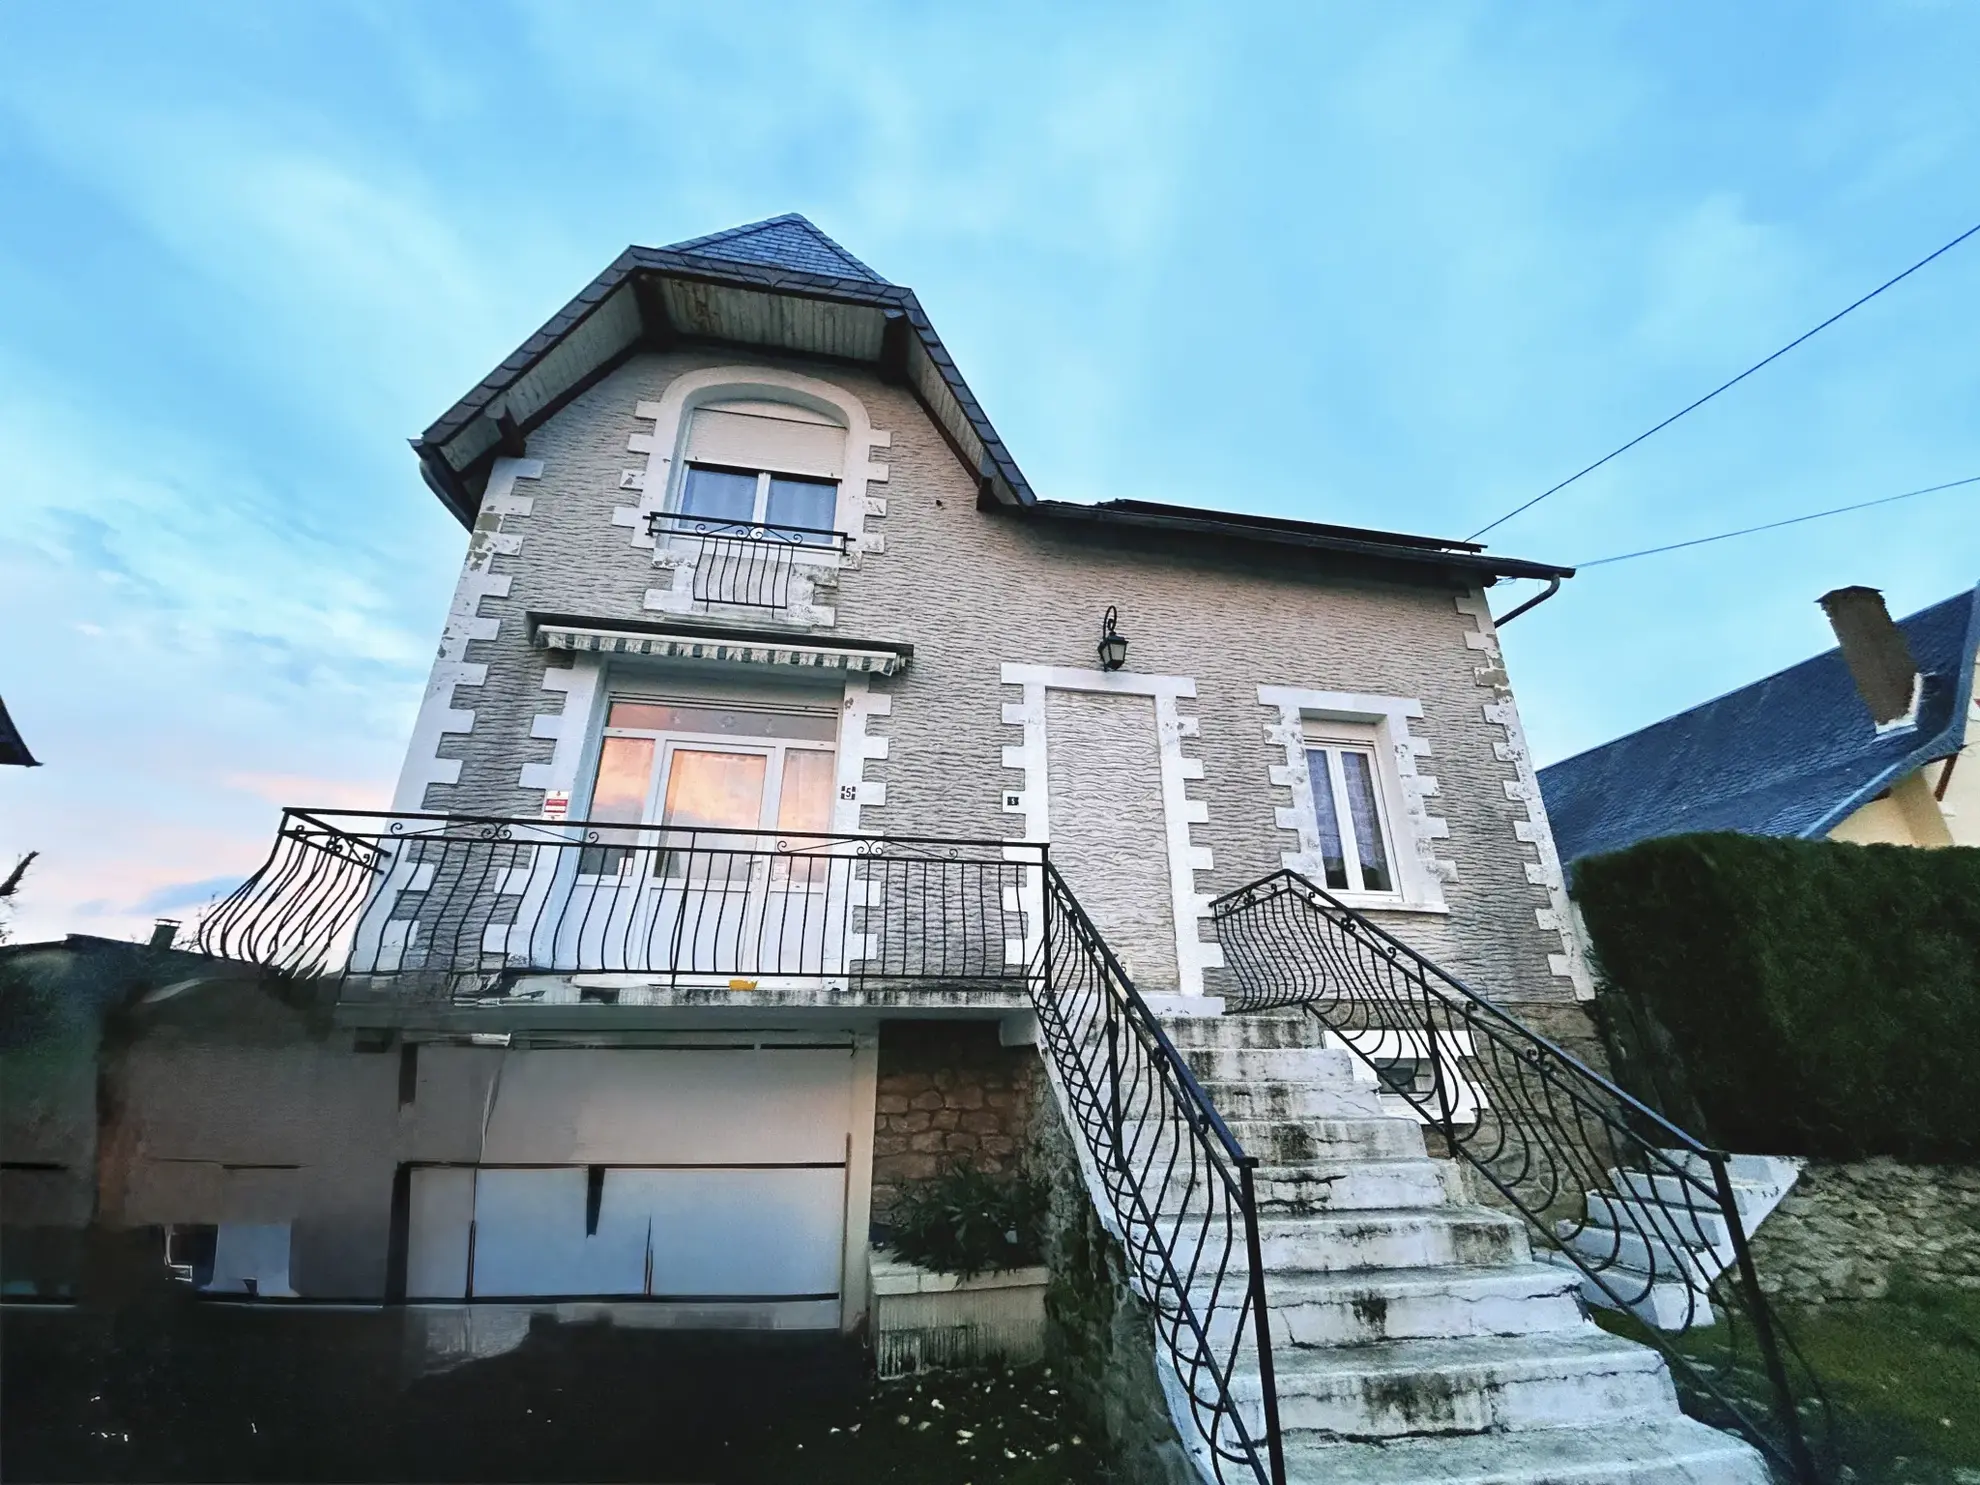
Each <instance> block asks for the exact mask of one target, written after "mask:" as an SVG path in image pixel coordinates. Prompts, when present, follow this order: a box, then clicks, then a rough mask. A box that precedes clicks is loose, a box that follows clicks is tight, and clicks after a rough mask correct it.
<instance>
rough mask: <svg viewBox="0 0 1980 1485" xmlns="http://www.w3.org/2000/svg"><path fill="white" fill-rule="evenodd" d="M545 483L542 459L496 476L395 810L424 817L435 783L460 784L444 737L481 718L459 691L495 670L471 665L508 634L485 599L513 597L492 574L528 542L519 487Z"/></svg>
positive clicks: (501, 467) (502, 464)
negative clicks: (520, 525)
mask: <svg viewBox="0 0 1980 1485" xmlns="http://www.w3.org/2000/svg"><path fill="white" fill-rule="evenodd" d="M542 477H543V461H542V460H541V459H497V460H496V461H495V463H494V466H493V467H492V468H491V469H490V470H489V473H488V489H487V493H486V494H484V495H483V496H482V500H481V510H480V513H479V514H478V515H477V516H476V517H475V522H474V530H473V531H472V532H471V533H470V534H469V536H468V549H467V556H466V558H465V559H464V560H463V561H462V563H461V576H460V580H459V581H458V582H457V583H455V585H454V601H453V602H452V603H451V604H449V605H448V607H447V622H446V626H445V627H444V628H443V629H442V630H441V633H440V653H439V656H438V657H437V658H436V659H435V660H434V662H433V671H432V674H431V675H429V676H428V677H427V682H426V695H425V697H424V699H422V700H421V702H420V706H419V716H418V717H417V718H416V719H415V720H414V722H413V730H412V736H411V737H410V738H409V739H408V740H407V742H406V758H405V762H404V763H403V764H402V765H401V766H400V768H399V782H398V787H396V788H395V789H394V790H393V791H392V808H393V810H394V811H397V812H400V813H417V812H418V811H420V810H423V809H425V808H426V790H427V786H428V785H430V784H458V783H459V782H460V779H461V760H460V759H458V758H442V757H441V756H440V739H441V738H442V737H443V736H445V735H446V734H448V733H450V732H451V733H466V732H472V731H474V713H473V711H471V710H467V709H465V708H461V707H456V706H455V705H454V688H455V687H456V686H480V685H484V684H486V683H487V680H488V667H487V666H486V665H484V664H481V663H480V662H478V661H477V662H473V663H470V662H469V660H468V658H467V651H468V645H469V644H470V643H471V642H472V641H475V640H489V639H493V638H495V636H496V634H497V632H498V631H499V630H500V628H501V621H500V620H498V619H490V618H484V617H482V613H481V600H482V599H484V598H507V597H508V596H509V582H510V578H509V575H508V574H507V573H497V572H495V571H494V570H493V568H494V563H495V558H496V557H498V556H505V557H513V556H515V555H516V554H518V553H519V552H521V551H522V544H523V539H522V537H521V536H520V535H518V534H517V533H516V532H514V531H511V530H509V529H508V527H509V525H510V523H511V522H512V521H515V520H518V519H522V518H525V517H527V516H528V515H529V514H530V513H531V511H532V510H533V509H534V507H535V503H536V502H535V500H534V498H533V497H531V496H528V495H518V494H516V493H515V490H516V481H517V480H534V479H541V478H542Z"/></svg>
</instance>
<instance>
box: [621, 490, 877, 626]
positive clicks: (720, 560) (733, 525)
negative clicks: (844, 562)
mask: <svg viewBox="0 0 1980 1485" xmlns="http://www.w3.org/2000/svg"><path fill="white" fill-rule="evenodd" d="M646 531H647V534H648V535H649V536H651V537H652V538H653V539H654V541H655V542H656V543H665V544H666V545H667V546H668V547H670V548H671V549H673V550H674V551H675V552H677V553H680V554H682V555H685V556H688V557H691V558H692V560H693V564H694V578H693V585H692V589H691V591H692V594H693V597H694V601H695V602H696V603H702V604H707V605H709V606H710V607H713V608H754V609H765V610H769V611H771V612H777V613H781V612H782V611H783V610H784V609H786V608H788V607H789V606H790V602H791V580H792V577H793V575H794V574H795V572H796V570H797V567H798V564H799V563H800V562H807V561H808V562H814V563H818V564H820V565H821V566H822V565H825V564H826V563H827V562H828V560H829V562H831V563H836V562H837V561H838V560H839V559H841V558H843V557H844V556H845V555H846V551H847V548H848V542H849V540H850V538H849V537H848V536H847V534H846V533H845V532H843V531H833V530H829V529H827V528H825V527H820V526H786V525H780V524H778V523H776V522H774V521H724V520H718V519H716V518H714V517H712V516H692V515H683V514H680V513H678V512H673V511H654V512H653V513H652V514H650V515H649V516H648V517H647V518H646Z"/></svg>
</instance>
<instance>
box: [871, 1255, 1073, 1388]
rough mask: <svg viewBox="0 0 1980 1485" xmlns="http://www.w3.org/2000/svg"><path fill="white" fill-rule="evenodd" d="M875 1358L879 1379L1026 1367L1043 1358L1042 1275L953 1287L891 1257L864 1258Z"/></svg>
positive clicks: (1025, 1271)
mask: <svg viewBox="0 0 1980 1485" xmlns="http://www.w3.org/2000/svg"><path fill="white" fill-rule="evenodd" d="M867 1262H868V1265H869V1269H870V1272H871V1275H872V1286H873V1287H872V1295H873V1311H872V1314H873V1353H874V1357H875V1360H876V1362H877V1363H878V1366H879V1371H880V1375H881V1376H883V1377H901V1376H906V1375H907V1374H908V1373H910V1372H917V1371H921V1370H923V1369H925V1368H930V1367H945V1366H969V1365H972V1364H974V1363H977V1362H982V1361H989V1360H992V1359H994V1358H1001V1359H1004V1360H1008V1361H1031V1360H1035V1359H1036V1358H1038V1357H1039V1356H1042V1355H1043V1354H1044V1351H1045V1283H1046V1280H1047V1278H1048V1277H1049V1272H1048V1270H1046V1269H1045V1268H1043V1267H1034V1268H1014V1269H1006V1270H1005V1271H1004V1272H1002V1273H995V1274H978V1275H977V1276H976V1277H975V1278H973V1279H959V1278H957V1277H956V1276H955V1275H954V1274H940V1273H935V1272H933V1271H931V1270H929V1269H925V1268H917V1267H916V1266H915V1265H914V1264H912V1263H906V1262H903V1261H902V1260H901V1259H898V1258H895V1257H893V1256H891V1255H889V1254H883V1253H872V1254H870V1255H869V1256H868V1260H867Z"/></svg>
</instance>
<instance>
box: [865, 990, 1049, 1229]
mask: <svg viewBox="0 0 1980 1485" xmlns="http://www.w3.org/2000/svg"><path fill="white" fill-rule="evenodd" d="M1039 1086H1040V1069H1039V1063H1038V1052H1037V1050H1036V1049H1035V1048H1032V1047H1006V1046H1003V1045H1001V1044H1000V1043H999V1041H998V1038H997V1023H996V1022H995V1021H889V1022H883V1023H882V1024H881V1027H880V1073H879V1083H878V1087H877V1089H876V1097H875V1099H874V1116H873V1215H874V1218H875V1219H876V1220H881V1221H884V1220H885V1217H886V1214H887V1212H888V1211H890V1210H891V1209H892V1207H893V1204H894V1198H895V1196H896V1195H897V1194H898V1193H899V1191H900V1188H901V1186H902V1185H903V1184H905V1183H907V1182H910V1181H921V1180H926V1179H927V1178H928V1177H930V1176H932V1175H934V1174H935V1173H936V1172H937V1171H940V1170H943V1169H945V1168H946V1167H948V1166H950V1165H956V1164H961V1165H974V1166H976V1167H978V1168H979V1169H982V1170H986V1171H990V1172H992V1173H993V1174H1003V1173H1004V1172H1006V1171H1011V1170H1015V1169H1016V1168H1017V1167H1018V1165H1019V1164H1020V1162H1021V1160H1022V1158H1023V1154H1024V1146H1025V1144H1026V1142H1027V1140H1028V1139H1029V1133H1030V1128H1031V1116H1032V1104H1033V1101H1034V1099H1035V1097H1036V1092H1037V1089H1038V1088H1039Z"/></svg>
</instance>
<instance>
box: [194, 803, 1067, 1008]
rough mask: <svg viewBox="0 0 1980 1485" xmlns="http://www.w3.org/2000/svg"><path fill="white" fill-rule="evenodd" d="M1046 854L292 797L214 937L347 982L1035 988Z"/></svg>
mask: <svg viewBox="0 0 1980 1485" xmlns="http://www.w3.org/2000/svg"><path fill="white" fill-rule="evenodd" d="M1045 852H1046V848H1045V847H1044V846H1041V845H1027V844H1022V843H1018V842H1009V841H1001V840H994V841H991V840H952V839H940V838H876V837H873V836H851V835H824V834H808V833H801V832H783V831H764V830H720V829H690V828H683V827H668V826H658V825H650V826H639V825H621V824H601V823H595V822H589V821H558V820H545V819H537V818H503V817H496V816H479V815H477V816H467V815H436V814H386V813H376V812H367V811H329V810H304V809H292V810H287V811H285V812H284V813H283V817H282V824H281V828H280V831H279V832H278V834H277V837H276V841H275V845H274V848H273V849H272V850H271V851H270V853H269V856H268V859H267V861H266V862H264V863H263V865H262V866H261V868H260V870H258V871H257V872H256V873H255V874H254V875H253V876H252V877H250V878H249V879H248V880H247V881H246V882H244V883H242V884H241V886H240V887H239V888H237V889H236V890H235V891H234V892H233V893H232V894H231V895H230V896H229V897H227V898H226V899H225V900H224V901H222V902H220V903H219V904H217V905H216V906H215V907H214V909H213V910H212V911H211V912H210V913H208V915H207V916H206V918H205V919H204V920H203V921H202V922H201V924H200V926H199V930H198V945H199V947H200V949H201V950H202V952H204V953H207V954H210V955H213V956H215V957H217V958H223V959H228V960H233V961H237V962H246V963H250V964H255V965H259V966H262V967H264V968H267V969H272V970H279V971H282V972H284V973H287V974H293V975H302V976H320V977H327V978H331V979H334V980H336V981H338V982H339V998H340V999H341V1000H346V1001H351V1000H379V999H385V1000H393V1001H404V1000H414V1001H421V1002H427V1003H434V1002H443V1003H452V1004H472V1005H482V1004H488V1003H490V1002H497V1003H510V1002H544V1003H552V1004H554V1003H560V1002H580V1003H581V1002H586V1001H602V1002H607V1003H621V1002H624V1003H629V1004H701V1003H708V1002H710V1001H719V1002H722V1003H729V1002H730V1001H731V999H732V997H735V996H738V995H754V996H757V997H759V1003H802V1004H817V1003H820V1002H821V1001H831V1002H834V1003H845V998H846V997H848V996H851V997H854V998H856V999H860V1000H863V1001H865V1002H866V1003H873V1004H883V1003H887V1002H888V1001H889V1000H892V999H899V998H902V997H904V996H905V997H906V998H909V999H913V998H915V997H917V996H922V997H925V996H927V995H928V994H929V992H933V991H938V990H939V991H941V992H943V993H944V995H945V996H953V995H954V993H956V992H963V993H965V994H966V995H968V996H970V997H971V998H973V999H974V1000H976V1001H977V1002H978V1003H982V1004H986V1005H1002V1004H1005V1003H1008V1004H1009V1005H1010V1006H1013V1007H1022V1006H1024V1005H1026V1004H1028V1003H1029V1002H1028V1000H1027V998H1026V997H1027V986H1028V983H1029V978H1030V976H1031V975H1033V974H1034V973H1035V960H1036V957H1037V947H1038V946H1037V943H1036V941H1035V938H1034V937H1033V934H1034V933H1035V929H1034V928H1033V925H1035V924H1037V923H1038V922H1039V921H1040V920H1039V916H1038V910H1037V902H1038V897H1039V892H1040V880H1041V872H1042V868H1043V866H1044V863H1045V859H1046V855H1045ZM780 997H781V998H782V1000H781V1002H780Z"/></svg>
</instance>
